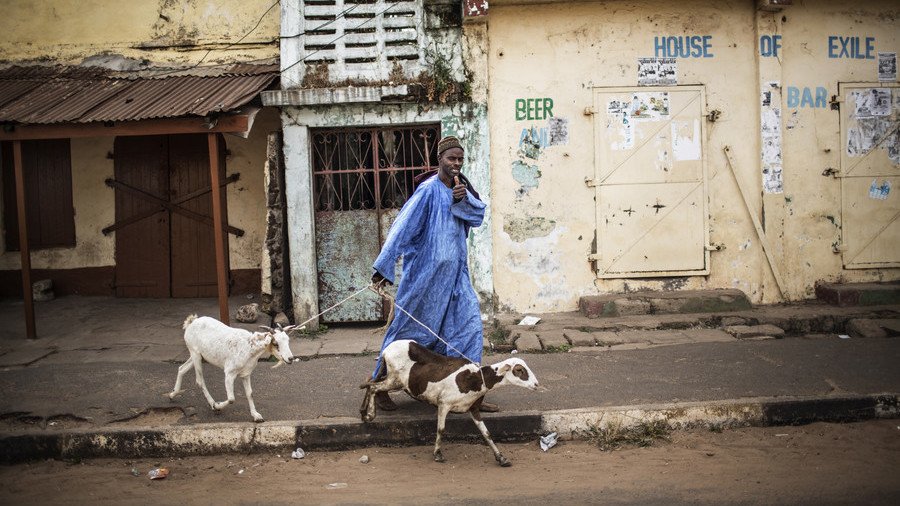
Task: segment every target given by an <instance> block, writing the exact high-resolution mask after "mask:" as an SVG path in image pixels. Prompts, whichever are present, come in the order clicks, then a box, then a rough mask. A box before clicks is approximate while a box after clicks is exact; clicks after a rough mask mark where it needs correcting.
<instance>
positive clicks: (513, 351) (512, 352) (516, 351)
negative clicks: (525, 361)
mask: <svg viewBox="0 0 900 506" xmlns="http://www.w3.org/2000/svg"><path fill="white" fill-rule="evenodd" d="M516 353H519V350H512V351H511V352H509V354H510V355H515V354H516Z"/></svg>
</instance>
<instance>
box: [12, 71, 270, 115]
mask: <svg viewBox="0 0 900 506" xmlns="http://www.w3.org/2000/svg"><path fill="white" fill-rule="evenodd" d="M212 69H215V70H212ZM277 77H278V66H277V65H251V64H234V65H227V66H220V67H212V68H204V69H202V70H201V69H186V70H185V69H173V70H165V69H162V70H142V71H138V72H131V73H129V72H116V71H110V70H107V69H102V68H95V67H88V68H82V67H59V66H55V67H51V66H37V65H36V66H30V67H23V66H12V67H7V68H0V122H14V123H24V124H52V123H90V122H102V121H135V120H145V119H156V118H174V117H181V116H206V115H208V114H210V113H215V112H225V111H230V110H234V109H237V108H238V107H240V106H242V105H244V104H246V103H247V102H249V101H250V100H252V99H253V98H254V97H255V96H256V95H258V94H259V92H260V91H262V90H264V89H266V88H267V87H268V86H269V85H270V84H271V83H272V81H274V80H275V79H276V78H277Z"/></svg>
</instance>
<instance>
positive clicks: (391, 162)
mask: <svg viewBox="0 0 900 506" xmlns="http://www.w3.org/2000/svg"><path fill="white" fill-rule="evenodd" d="M439 134H440V125H423V126H403V127H370V128H345V129H314V130H312V131H311V139H312V146H311V152H312V164H313V178H314V192H315V209H316V211H356V210H364V209H375V210H383V209H399V208H401V207H403V204H404V203H405V202H406V200H407V199H408V198H409V196H410V195H412V192H413V190H414V189H415V188H414V187H413V178H415V177H416V176H417V175H419V174H421V173H423V172H426V171H428V170H432V169H437V141H438V136H439Z"/></svg>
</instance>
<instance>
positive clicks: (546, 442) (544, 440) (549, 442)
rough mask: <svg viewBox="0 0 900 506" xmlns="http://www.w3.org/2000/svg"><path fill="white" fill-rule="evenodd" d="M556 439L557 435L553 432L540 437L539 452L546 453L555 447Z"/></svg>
mask: <svg viewBox="0 0 900 506" xmlns="http://www.w3.org/2000/svg"><path fill="white" fill-rule="evenodd" d="M557 439H559V435H558V434H557V433H555V432H551V433H550V434H547V435H546V436H541V450H543V451H547V450H549V449H550V448H553V447H554V446H556V441H557Z"/></svg>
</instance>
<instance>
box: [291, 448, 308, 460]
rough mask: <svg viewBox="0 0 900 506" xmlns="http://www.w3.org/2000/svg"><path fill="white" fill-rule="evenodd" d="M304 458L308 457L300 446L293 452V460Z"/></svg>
mask: <svg viewBox="0 0 900 506" xmlns="http://www.w3.org/2000/svg"><path fill="white" fill-rule="evenodd" d="M303 457H306V452H305V451H303V448H300V447H299V446H298V447H297V449H296V450H294V451H292V452H291V458H292V459H302V458H303Z"/></svg>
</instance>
